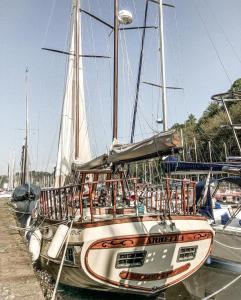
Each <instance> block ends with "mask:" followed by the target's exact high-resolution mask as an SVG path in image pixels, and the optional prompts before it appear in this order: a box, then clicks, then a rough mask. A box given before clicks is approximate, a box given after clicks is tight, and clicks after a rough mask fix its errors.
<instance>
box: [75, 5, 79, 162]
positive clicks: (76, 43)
mask: <svg viewBox="0 0 241 300" xmlns="http://www.w3.org/2000/svg"><path fill="white" fill-rule="evenodd" d="M79 9H80V4H79V0H76V2H75V24H74V27H75V31H74V32H75V36H74V48H75V63H74V65H75V66H74V67H75V87H74V90H75V101H74V102H75V159H76V160H78V158H79Z"/></svg>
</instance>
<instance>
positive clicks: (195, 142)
mask: <svg viewBox="0 0 241 300" xmlns="http://www.w3.org/2000/svg"><path fill="white" fill-rule="evenodd" d="M193 142H194V152H195V160H196V162H197V161H198V160H197V140H196V137H195V136H194V138H193Z"/></svg>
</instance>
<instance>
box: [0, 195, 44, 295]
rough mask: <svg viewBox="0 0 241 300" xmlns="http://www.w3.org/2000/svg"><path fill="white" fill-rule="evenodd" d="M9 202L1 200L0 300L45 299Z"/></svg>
mask: <svg viewBox="0 0 241 300" xmlns="http://www.w3.org/2000/svg"><path fill="white" fill-rule="evenodd" d="M9 208H10V207H9V200H7V199H5V198H2V199H0V299H2V300H7V299H9V300H10V299H15V300H20V299H21V300H22V299H28V300H44V296H43V294H42V291H41V288H40V284H39V281H38V279H37V277H36V276H35V273H34V270H33V266H32V260H31V257H30V255H29V253H28V249H27V245H26V243H25V241H24V240H23V238H22V236H21V235H20V234H19V232H18V231H17V230H16V229H14V227H15V226H17V221H16V219H15V216H14V213H12V212H11V210H9Z"/></svg>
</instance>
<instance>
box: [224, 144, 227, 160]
mask: <svg viewBox="0 0 241 300" xmlns="http://www.w3.org/2000/svg"><path fill="white" fill-rule="evenodd" d="M223 147H224V155H225V161H227V157H228V154H227V145H226V143H223Z"/></svg>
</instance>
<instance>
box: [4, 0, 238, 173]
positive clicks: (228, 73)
mask: <svg viewBox="0 0 241 300" xmlns="http://www.w3.org/2000/svg"><path fill="white" fill-rule="evenodd" d="M81 2H82V3H81V6H82V7H83V8H84V9H86V10H88V11H91V12H92V13H94V14H96V15H98V16H99V17H101V18H103V19H104V20H106V21H107V22H109V23H111V22H112V18H113V16H112V10H113V9H112V4H113V1H112V0H82V1H81ZM166 2H168V3H171V4H174V5H175V6H176V8H175V9H171V8H164V18H165V19H164V25H165V42H166V44H165V51H166V67H167V83H168V85H172V86H178V87H182V88H184V91H175V92H174V91H168V124H169V126H171V125H172V124H173V123H176V122H182V121H183V120H185V118H186V117H187V115H188V114H190V113H193V114H195V115H196V116H197V117H200V115H201V114H202V112H203V110H204V109H205V108H206V107H207V105H208V103H209V102H210V96H211V95H213V94H215V93H218V92H222V91H226V90H227V89H228V88H229V87H230V85H231V82H232V81H234V80H235V79H237V78H240V77H241V39H240V38H239V37H240V35H241V32H240V31H241V18H240V12H241V2H240V0H229V1H227V0H168V1H166ZM144 5H145V1H144V0H120V9H122V8H127V9H129V10H130V11H132V13H133V16H134V22H133V24H132V25H133V26H135V25H142V23H143V17H144ZM70 8H71V1H70V0H58V1H57V0H41V1H38V0H31V1H30V0H12V1H9V0H0V39H1V43H0V91H1V93H0V104H1V118H0V133H1V147H0V174H3V173H6V170H7V163H8V161H9V159H11V157H12V156H13V152H15V153H16V165H17V167H19V161H20V152H21V146H22V143H23V136H24V132H23V130H22V129H23V128H24V118H25V111H24V109H25V106H24V105H25V103H24V101H25V93H26V91H25V69H26V66H28V69H29V88H28V93H29V99H30V128H31V130H30V161H31V168H32V169H35V168H37V169H39V170H52V169H53V166H54V165H55V162H56V151H57V150H56V149H57V140H58V128H59V121H60V112H61V105H62V99H63V90H64V78H65V71H66V57H65V56H64V55H61V54H55V53H51V52H46V51H43V50H41V48H42V47H49V48H51V47H52V48H55V49H63V50H66V47H67V40H68V29H69V19H70ZM156 24H158V8H157V6H156V5H155V4H151V5H150V9H149V13H148V25H156ZM82 34H83V53H86V54H99V55H101V54H103V55H110V56H112V42H113V35H111V34H110V31H109V29H108V28H106V27H105V26H103V25H102V24H99V23H97V22H96V21H94V20H91V19H90V18H89V17H88V16H83V24H82ZM140 41H141V32H140V31H126V32H122V33H121V34H120V72H119V76H120V91H119V100H120V110H119V137H120V141H121V142H128V141H129V138H130V137H129V136H130V123H131V116H132V107H133V101H134V93H135V85H136V77H137V67H138V58H139V52H140ZM158 43H159V42H158V30H155V29H149V30H148V32H147V36H146V41H145V52H144V63H143V72H142V81H150V82H154V83H159V82H160V76H159V52H158V47H159V46H158ZM84 71H85V78H86V80H85V93H86V103H87V112H88V126H89V132H90V138H91V145H92V154H93V156H95V155H97V154H101V153H102V152H103V151H105V150H106V149H108V147H109V145H110V143H111V136H112V131H111V126H112V125H111V122H112V117H111V113H112V98H111V95H112V60H111V59H105V60H103V59H101V60H94V59H85V60H84ZM160 115H161V105H160V91H159V90H158V89H156V88H152V87H149V86H146V85H144V84H141V88H140V102H139V108H138V118H137V127H136V140H138V139H141V138H144V137H146V136H149V135H151V134H152V133H153V132H154V131H155V130H158V129H159V130H161V128H157V125H156V123H155V120H156V118H157V117H159V116H160Z"/></svg>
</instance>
